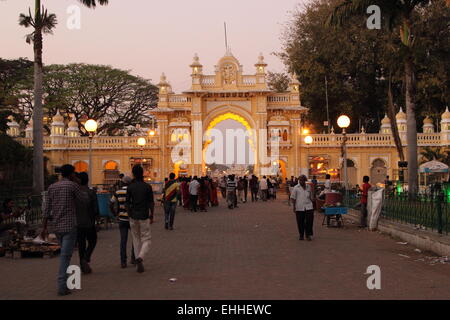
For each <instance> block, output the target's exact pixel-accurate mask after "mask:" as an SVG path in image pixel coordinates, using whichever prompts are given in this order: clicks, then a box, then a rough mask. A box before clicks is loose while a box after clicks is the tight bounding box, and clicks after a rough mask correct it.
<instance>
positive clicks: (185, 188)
mask: <svg viewBox="0 0 450 320" xmlns="http://www.w3.org/2000/svg"><path fill="white" fill-rule="evenodd" d="M181 196H182V199H183V208H184V210H189V209H190V208H191V207H190V203H189V180H188V178H184V179H183V182H182V183H181Z"/></svg>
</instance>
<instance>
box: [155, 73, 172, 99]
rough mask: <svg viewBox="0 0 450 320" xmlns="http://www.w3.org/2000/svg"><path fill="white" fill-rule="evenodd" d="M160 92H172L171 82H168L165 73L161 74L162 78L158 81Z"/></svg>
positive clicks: (164, 93) (163, 93) (162, 93)
mask: <svg viewBox="0 0 450 320" xmlns="http://www.w3.org/2000/svg"><path fill="white" fill-rule="evenodd" d="M158 88H159V94H160V95H166V94H169V93H171V92H172V87H171V86H170V84H169V82H167V77H166V75H165V74H164V73H162V74H161V78H160V80H159V83H158Z"/></svg>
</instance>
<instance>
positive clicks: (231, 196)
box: [227, 174, 237, 209]
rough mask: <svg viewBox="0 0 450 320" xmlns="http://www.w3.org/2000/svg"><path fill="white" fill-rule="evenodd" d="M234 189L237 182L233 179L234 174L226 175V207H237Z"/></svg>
mask: <svg viewBox="0 0 450 320" xmlns="http://www.w3.org/2000/svg"><path fill="white" fill-rule="evenodd" d="M236 189H237V183H236V181H235V180H234V175H231V174H230V175H229V176H228V181H227V203H228V209H234V208H236V207H237V204H236V202H237V197H236Z"/></svg>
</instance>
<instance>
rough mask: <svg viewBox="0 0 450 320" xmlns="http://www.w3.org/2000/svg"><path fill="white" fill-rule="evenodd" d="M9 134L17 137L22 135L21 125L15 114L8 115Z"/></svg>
mask: <svg viewBox="0 0 450 320" xmlns="http://www.w3.org/2000/svg"><path fill="white" fill-rule="evenodd" d="M8 120H9V121H8V131H7V133H8V135H9V136H10V137H13V138H16V137H18V136H19V135H20V126H19V124H18V123H17V121H16V120H15V119H14V117H13V116H9V117H8Z"/></svg>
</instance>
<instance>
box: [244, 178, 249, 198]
mask: <svg viewBox="0 0 450 320" xmlns="http://www.w3.org/2000/svg"><path fill="white" fill-rule="evenodd" d="M247 194H248V179H247V176H244V203H246V202H247Z"/></svg>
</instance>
